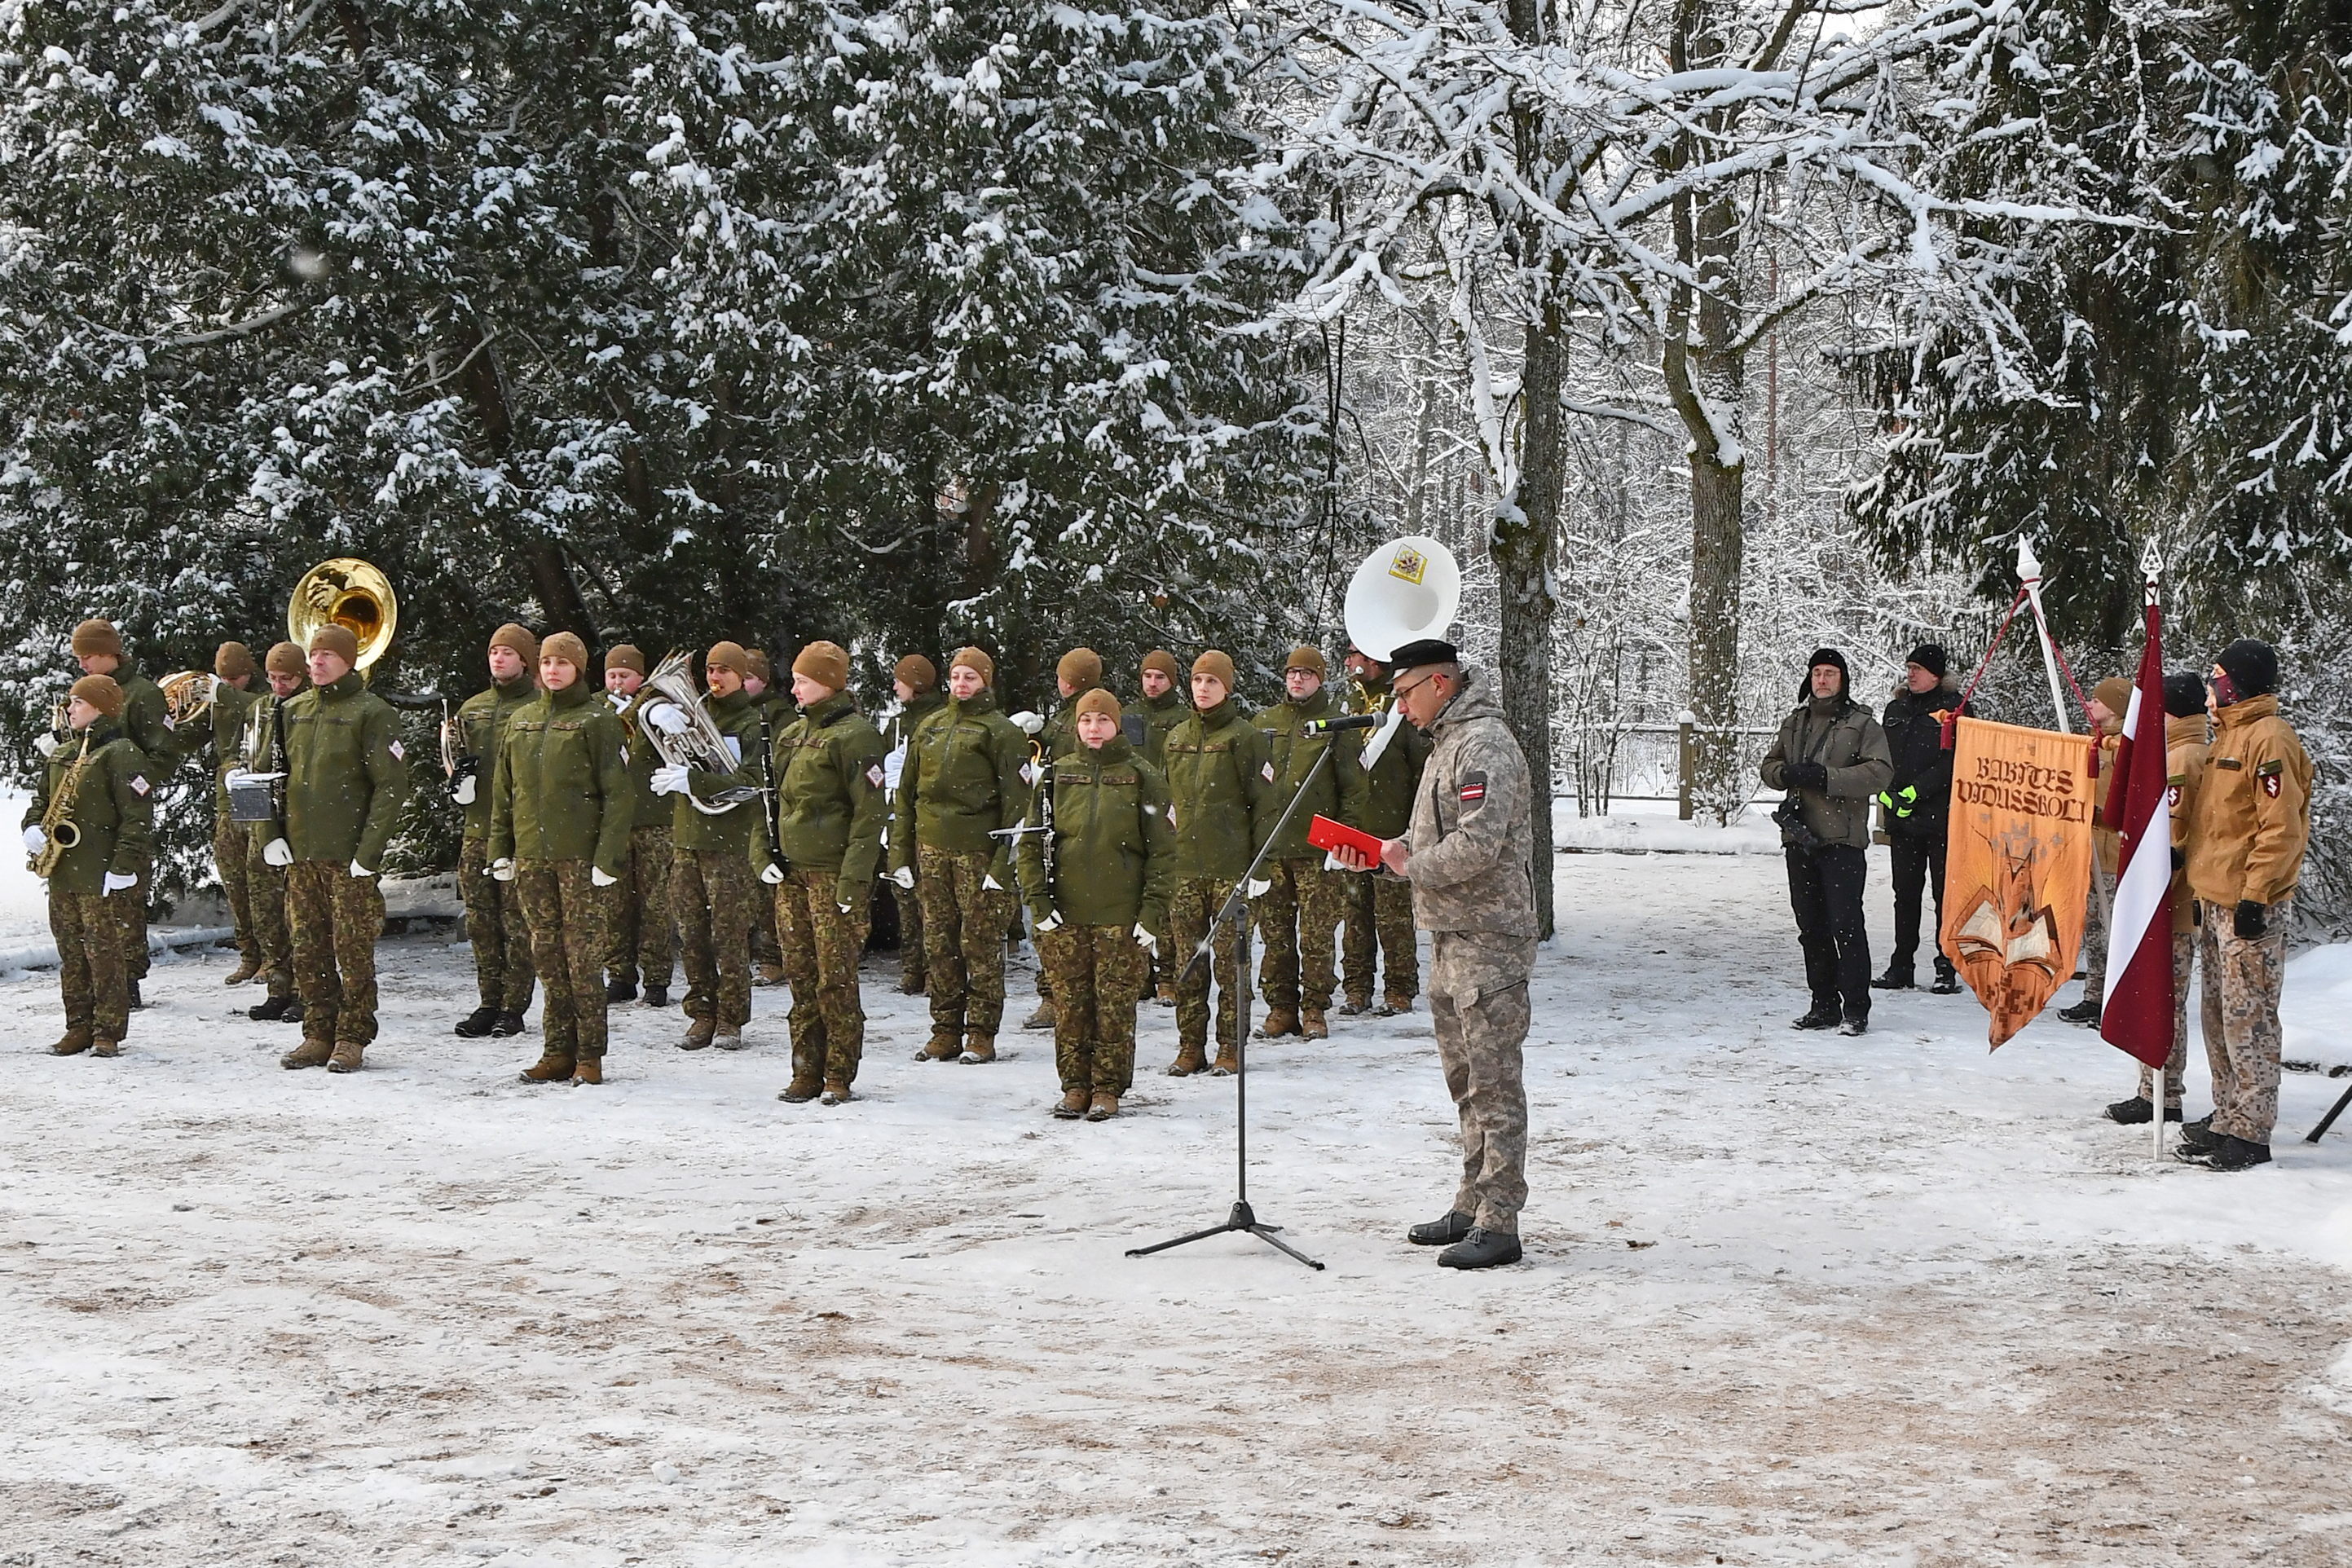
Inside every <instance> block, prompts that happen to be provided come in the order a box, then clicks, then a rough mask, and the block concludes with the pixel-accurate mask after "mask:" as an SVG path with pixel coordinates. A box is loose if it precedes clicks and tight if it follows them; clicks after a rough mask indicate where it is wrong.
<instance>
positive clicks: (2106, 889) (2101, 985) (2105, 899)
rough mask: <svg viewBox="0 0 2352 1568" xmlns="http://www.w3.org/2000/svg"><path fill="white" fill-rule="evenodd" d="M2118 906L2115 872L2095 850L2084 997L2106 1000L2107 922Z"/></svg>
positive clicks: (2088, 907) (2084, 946) (2086, 911)
mask: <svg viewBox="0 0 2352 1568" xmlns="http://www.w3.org/2000/svg"><path fill="white" fill-rule="evenodd" d="M2115 907H2116V878H2115V873H2114V872H2112V871H2107V870H2105V869H2102V868H2101V867H2100V865H2099V857H2098V855H2097V853H2096V852H2095V851H2094V852H2093V854H2092V856H2091V896H2090V902H2089V903H2087V904H2086V905H2084V910H2083V942H2082V953H2083V1000H2084V1001H2085V1002H2099V1001H2104V1000H2105V997H2106V994H2107V922H2108V921H2109V920H2110V919H2112V918H2113V916H2114V913H2115Z"/></svg>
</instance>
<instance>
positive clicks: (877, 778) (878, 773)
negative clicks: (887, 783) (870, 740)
mask: <svg viewBox="0 0 2352 1568" xmlns="http://www.w3.org/2000/svg"><path fill="white" fill-rule="evenodd" d="M866 783H867V784H872V785H873V786H874V787H875V788H876V789H880V788H881V787H882V764H881V763H868V764H867V766H866Z"/></svg>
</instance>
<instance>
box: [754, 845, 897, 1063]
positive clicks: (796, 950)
mask: <svg viewBox="0 0 2352 1568" xmlns="http://www.w3.org/2000/svg"><path fill="white" fill-rule="evenodd" d="M840 888H841V872H840V870H839V868H835V869H833V870H829V871H828V870H819V869H814V868H809V867H804V866H795V867H793V868H792V869H791V870H790V871H789V872H787V873H786V874H785V876H784V879H783V880H782V882H779V883H777V884H776V889H775V891H776V897H775V901H774V904H773V906H772V907H773V909H774V911H775V918H776V935H777V937H778V938H779V939H780V945H781V946H782V949H783V955H784V978H785V980H786V981H788V982H789V983H790V984H791V985H792V988H793V1011H792V1031H793V1078H795V1079H801V1080H803V1081H805V1082H810V1083H823V1084H839V1085H841V1086H842V1087H844V1088H846V1087H848V1086H849V1085H850V1084H853V1083H856V1081H857V1063H858V1060H859V1058H862V1057H863V1056H864V1055H865V1054H866V1005H865V1004H864V1002H862V1001H861V1000H860V999H859V997H858V994H857V961H858V959H859V958H860V957H862V956H863V955H864V954H865V952H866V927H867V926H868V925H869V924H870V923H872V920H873V917H872V915H871V914H869V913H868V912H867V911H868V910H869V909H870V908H871V906H870V905H869V904H868V903H867V902H866V900H864V899H853V900H850V907H849V912H848V913H846V914H844V913H843V912H842V909H841V900H840V899H839V898H838V897H837V896H836V894H837V893H838V892H839V890H840Z"/></svg>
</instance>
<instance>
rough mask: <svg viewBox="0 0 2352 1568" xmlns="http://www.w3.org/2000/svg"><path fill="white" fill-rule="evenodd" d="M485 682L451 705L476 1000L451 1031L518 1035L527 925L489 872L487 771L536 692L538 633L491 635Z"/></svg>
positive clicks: (461, 876) (453, 793) (462, 890)
mask: <svg viewBox="0 0 2352 1568" xmlns="http://www.w3.org/2000/svg"><path fill="white" fill-rule="evenodd" d="M488 657H489V665H490V686H489V689H488V690H485V691H478V692H476V693H475V694H474V695H473V696H471V697H468V698H467V699H466V700H465V701H464V702H463V703H461V704H459V706H458V709H457V753H458V758H457V773H456V774H455V775H454V776H453V777H452V778H451V779H450V781H449V798H450V799H451V800H454V801H456V802H457V804H458V805H460V806H462V807H464V808H465V814H466V836H465V841H464V842H463V843H462V844H461V845H460V846H459V847H458V851H457V892H458V895H459V896H460V897H461V898H463V899H464V900H465V901H466V937H467V941H469V942H472V943H473V946H474V985H475V989H476V991H477V993H478V995H479V996H480V998H481V1005H480V1006H478V1007H477V1008H475V1009H474V1010H473V1011H472V1012H471V1013H469V1014H467V1016H465V1017H463V1018H460V1019H459V1020H458V1021H457V1026H456V1028H455V1031H454V1032H455V1033H457V1034H459V1035H463V1036H464V1037H467V1039H474V1038H477V1037H480V1036H483V1035H520V1034H521V1033H522V1031H523V1022H522V1015H523V1009H525V1008H526V1007H529V1006H530V992H531V984H532V981H533V979H534V976H533V974H532V971H531V960H530V926H529V925H528V924H527V923H526V922H525V921H524V920H523V914H522V897H521V895H520V892H519V891H518V889H517V888H516V886H515V884H514V883H512V882H501V881H499V879H497V878H495V877H493V876H491V875H490V851H489V844H490V770H491V769H493V768H494V767H496V766H497V765H498V757H499V746H500V745H501V744H502V743H503V742H505V740H506V734H507V724H508V723H509V721H511V720H512V719H513V718H514V716H515V715H516V714H517V713H519V712H520V711H521V710H522V709H523V706H524V705H525V704H526V703H529V702H531V701H533V700H536V699H537V698H538V696H539V678H538V673H537V671H538V667H539V639H538V638H537V637H533V636H531V635H530V633H529V632H528V631H525V630H524V629H523V628H522V627H520V626H516V625H514V624H513V623H511V622H509V623H508V624H507V625H505V626H500V627H499V629H498V630H497V631H496V632H494V633H492V634H491V637H490V647H489V654H488Z"/></svg>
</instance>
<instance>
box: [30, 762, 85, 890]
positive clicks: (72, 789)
mask: <svg viewBox="0 0 2352 1568" xmlns="http://www.w3.org/2000/svg"><path fill="white" fill-rule="evenodd" d="M88 766H89V732H88V731H84V732H83V734H82V738H81V750H80V751H79V752H77V753H76V754H75V756H74V760H73V761H72V762H71V763H68V764H67V765H66V776H65V777H64V778H63V779H62V780H60V781H59V782H58V787H57V788H56V789H55V790H53V791H51V792H50V794H49V808H48V809H47V811H44V812H43V813H41V837H43V839H44V840H46V842H44V843H43V844H42V846H41V852H40V853H39V854H38V855H36V856H34V857H33V862H32V864H33V875H34V876H36V877H41V878H47V876H48V875H49V874H50V873H51V872H53V871H55V870H56V869H57V868H58V861H59V860H60V859H62V858H64V857H65V852H66V851H67V850H68V849H70V848H72V847H74V846H75V845H77V844H79V843H80V842H81V829H80V828H79V827H77V826H74V823H73V819H72V818H71V817H69V816H67V815H66V812H67V811H68V809H70V808H71V806H72V805H73V798H74V796H75V795H78V794H79V793H80V790H81V774H82V770H83V769H84V768H87V767H88Z"/></svg>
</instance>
